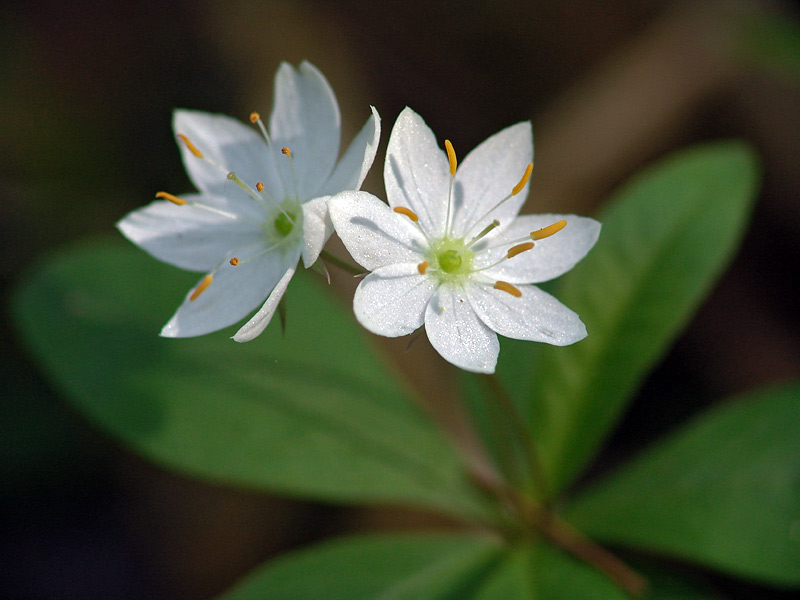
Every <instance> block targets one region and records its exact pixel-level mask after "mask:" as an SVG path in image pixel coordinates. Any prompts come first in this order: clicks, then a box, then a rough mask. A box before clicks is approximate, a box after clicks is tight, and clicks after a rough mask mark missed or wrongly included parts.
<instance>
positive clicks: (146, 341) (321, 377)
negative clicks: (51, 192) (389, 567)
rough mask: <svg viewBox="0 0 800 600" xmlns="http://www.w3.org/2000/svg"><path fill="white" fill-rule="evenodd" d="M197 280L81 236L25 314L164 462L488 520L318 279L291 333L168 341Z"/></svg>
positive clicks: (81, 394) (86, 409)
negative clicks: (163, 334) (171, 320)
mask: <svg viewBox="0 0 800 600" xmlns="http://www.w3.org/2000/svg"><path fill="white" fill-rule="evenodd" d="M194 278H195V276H194V275H191V274H184V273H181V272H179V271H177V270H175V269H174V268H173V267H169V266H165V265H162V264H160V263H156V262H154V261H153V260H152V259H150V258H149V257H148V256H146V255H145V254H144V253H142V252H140V251H139V250H137V249H135V248H133V247H132V246H129V245H127V244H125V243H124V242H122V241H118V242H111V241H95V242H92V243H84V244H82V245H79V246H77V247H74V248H72V249H70V250H66V251H63V252H62V253H61V254H59V255H56V256H55V257H53V258H51V259H50V260H48V261H47V262H45V263H44V264H43V265H41V266H40V267H38V268H36V269H34V270H32V271H31V273H30V275H29V278H28V280H27V281H26V282H25V284H24V285H23V286H22V287H21V288H20V289H19V290H18V293H17V294H16V296H15V298H14V308H15V314H16V318H17V322H18V325H19V329H20V332H21V334H22V337H23V339H24V340H25V342H26V343H27V345H28V347H29V348H30V351H31V353H32V354H33V356H34V357H35V358H36V359H37V360H38V362H39V363H40V365H41V367H42V369H43V370H44V371H45V373H46V374H47V375H48V376H49V378H50V379H51V380H52V382H53V384H54V385H55V386H56V387H57V388H58V389H60V390H62V391H63V393H64V394H65V396H66V397H67V398H68V400H69V401H70V402H71V404H72V405H73V406H74V407H75V408H76V409H77V410H78V411H80V412H81V413H83V414H84V415H85V416H86V417H87V418H88V419H89V420H90V421H92V422H93V423H95V424H96V425H97V426H98V427H100V428H101V429H103V430H104V431H106V432H107V433H108V434H110V435H112V436H114V437H116V438H118V439H119V440H121V441H123V442H124V443H125V444H127V445H129V446H131V447H132V448H133V449H135V450H136V451H138V452H139V453H141V454H143V455H145V456H147V457H149V458H151V459H152V460H155V461H157V462H159V463H161V464H163V465H166V466H168V467H171V468H174V469H176V470H179V471H183V472H186V473H189V474H193V475H196V476H199V477H204V478H207V479H210V480H214V481H217V482H223V483H232V484H236V485H240V486H245V487H248V488H254V489H262V490H266V491H271V492H275V493H282V494H288V495H293V496H300V497H307V498H314V499H320V500H328V501H335V502H348V503H351V502H379V503H410V504H415V505H419V506H425V507H430V508H436V509H440V510H442V511H445V512H449V513H453V514H456V515H460V516H466V517H468V518H479V519H487V518H491V511H489V510H488V509H487V508H486V505H485V504H484V501H483V498H482V497H481V496H480V495H478V493H477V492H475V491H473V488H472V486H471V485H470V484H469V478H468V477H467V476H466V474H465V472H464V469H463V467H462V465H461V463H460V460H459V458H458V457H457V456H456V454H455V452H454V451H453V449H452V448H451V446H450V444H449V443H448V442H447V441H446V440H445V439H444V437H443V436H442V435H441V434H440V433H439V431H438V430H437V429H435V427H434V426H433V424H432V422H431V421H430V420H429V419H428V418H427V417H426V416H425V415H424V414H423V413H422V412H421V411H420V410H418V409H417V408H416V407H415V405H414V403H413V402H412V400H411V399H410V397H409V395H408V394H407V393H406V392H405V391H404V390H403V387H402V385H401V384H400V383H399V382H398V381H397V380H395V379H394V378H393V376H392V374H391V373H390V372H388V371H387V370H386V368H385V367H384V366H383V365H382V363H380V362H379V361H378V359H377V358H376V355H375V353H374V352H372V351H371V349H370V348H369V346H368V343H367V341H366V340H365V337H364V334H363V332H362V331H361V330H360V328H358V326H357V325H356V324H355V322H354V321H353V319H352V317H351V316H350V314H349V311H348V310H347V309H346V308H345V307H344V306H343V305H342V304H340V303H338V302H336V301H335V300H334V299H333V298H332V297H331V296H330V295H329V294H328V293H327V292H326V290H325V289H324V286H323V285H321V284H320V285H316V282H312V281H310V280H309V278H308V277H302V276H301V277H297V278H296V279H297V282H296V284H295V285H293V286H292V287H291V288H290V290H289V293H288V296H287V300H288V324H287V331H286V335H285V337H284V336H282V335H281V331H280V327H279V326H278V324H275V325H273V326H271V327H270V328H269V330H268V331H267V332H266V333H265V336H266V337H264V338H263V339H261V338H260V339H259V340H257V341H254V342H251V343H249V344H237V343H235V342H233V341H231V340H230V339H229V338H228V335H229V334H230V332H229V333H228V334H227V335H226V334H224V333H219V334H212V335H208V336H203V337H200V338H193V339H177V340H176V339H166V338H160V337H159V336H158V331H159V329H160V323H161V322H162V321H163V320H164V319H165V318H166V317H168V316H169V314H170V313H171V310H172V309H173V308H174V307H173V305H174V303H175V300H176V298H180V297H182V296H183V289H182V288H185V287H186V286H187V285H188V284H189V282H190V281H192V280H194ZM212 285H213V284H212Z"/></svg>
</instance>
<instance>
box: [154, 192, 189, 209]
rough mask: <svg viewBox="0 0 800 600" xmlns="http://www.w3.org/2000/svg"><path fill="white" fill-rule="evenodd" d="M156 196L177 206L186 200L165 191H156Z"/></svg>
mask: <svg viewBox="0 0 800 600" xmlns="http://www.w3.org/2000/svg"><path fill="white" fill-rule="evenodd" d="M156 198H158V199H159V200H169V201H170V202H172V203H173V204H177V205H178V206H183V205H184V204H187V202H186V200H184V199H183V198H178V197H177V196H173V195H172V194H168V193H167V192H158V193H157V194H156Z"/></svg>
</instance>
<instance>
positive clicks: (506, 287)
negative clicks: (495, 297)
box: [494, 281, 522, 298]
mask: <svg viewBox="0 0 800 600" xmlns="http://www.w3.org/2000/svg"><path fill="white" fill-rule="evenodd" d="M494 289H496V290H500V291H502V292H506V293H507V294H511V295H512V296H514V297H515V298H519V297H520V296H522V292H520V291H519V288H516V287H514V286H513V285H511V284H510V283H507V282H505V281H496V282H495V283H494Z"/></svg>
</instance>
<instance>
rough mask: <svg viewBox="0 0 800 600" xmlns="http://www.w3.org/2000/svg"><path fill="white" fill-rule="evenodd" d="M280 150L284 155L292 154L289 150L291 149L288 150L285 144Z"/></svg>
mask: <svg viewBox="0 0 800 600" xmlns="http://www.w3.org/2000/svg"><path fill="white" fill-rule="evenodd" d="M281 152H282V153H283V154H285V155H286V156H291V155H292V151H291V150H289V148H287V147H286V146H284V147H283V148H281Z"/></svg>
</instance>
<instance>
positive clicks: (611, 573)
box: [472, 472, 649, 598]
mask: <svg viewBox="0 0 800 600" xmlns="http://www.w3.org/2000/svg"><path fill="white" fill-rule="evenodd" d="M472 475H473V478H475V481H476V482H477V483H478V484H479V485H481V487H483V488H484V489H485V490H486V491H487V492H489V493H491V494H492V495H494V496H495V497H497V498H498V499H499V500H500V501H501V502H503V503H504V504H505V505H506V506H507V507H508V508H509V509H510V510H513V511H514V512H515V513H517V514H518V515H520V517H522V519H523V521H524V522H525V523H526V524H528V525H529V526H531V527H533V528H534V529H536V530H538V531H539V533H541V534H542V535H543V536H544V537H546V538H547V539H549V540H550V541H551V542H553V544H555V545H556V546H558V547H559V548H561V549H562V550H565V551H567V552H569V553H570V554H572V555H573V556H574V557H576V558H578V559H580V560H582V561H584V562H587V563H589V564H590V565H592V566H593V567H594V568H595V569H597V570H598V571H600V572H601V573H604V574H605V575H606V576H607V577H608V578H609V579H611V580H612V581H613V582H614V583H616V584H617V585H618V586H619V587H620V588H621V589H623V590H624V591H625V592H626V593H627V594H628V595H629V596H631V597H633V598H641V597H642V596H643V595H644V594H645V592H647V589H648V587H649V584H648V582H647V580H646V579H645V578H644V577H642V576H641V575H640V574H639V573H637V572H636V571H634V570H633V569H632V568H631V567H629V566H628V565H627V564H625V563H624V562H622V561H621V560H620V559H618V558H617V557H616V556H614V555H613V554H611V553H610V552H609V551H608V550H606V549H605V548H603V547H602V546H600V545H598V544H596V543H595V542H593V541H592V540H591V539H589V538H588V537H586V536H585V535H583V534H582V533H581V532H580V531H578V530H577V529H575V528H574V527H572V526H571V525H569V524H568V523H567V522H565V521H562V520H561V519H560V518H559V517H558V515H556V514H555V513H554V512H552V511H550V510H548V509H547V508H545V507H544V506H542V505H541V504H539V503H538V502H536V501H535V500H533V499H532V498H529V497H527V496H524V495H522V494H520V493H519V492H518V491H517V490H515V489H513V488H511V487H509V486H508V485H507V484H506V483H505V482H504V481H502V480H499V479H496V478H493V477H491V478H490V477H484V476H482V475H481V474H479V473H474V472H473V473H472Z"/></svg>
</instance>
